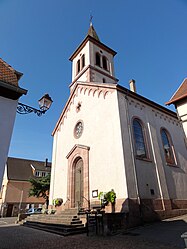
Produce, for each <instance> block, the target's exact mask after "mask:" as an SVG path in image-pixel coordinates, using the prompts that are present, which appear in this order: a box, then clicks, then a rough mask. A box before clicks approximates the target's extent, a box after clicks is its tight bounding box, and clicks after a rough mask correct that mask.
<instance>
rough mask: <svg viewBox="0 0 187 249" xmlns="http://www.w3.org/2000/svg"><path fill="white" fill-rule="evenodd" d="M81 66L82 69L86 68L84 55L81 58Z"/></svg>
mask: <svg viewBox="0 0 187 249" xmlns="http://www.w3.org/2000/svg"><path fill="white" fill-rule="evenodd" d="M81 62H82V63H81V64H82V69H83V67H84V66H85V55H84V54H83V55H82V57H81Z"/></svg>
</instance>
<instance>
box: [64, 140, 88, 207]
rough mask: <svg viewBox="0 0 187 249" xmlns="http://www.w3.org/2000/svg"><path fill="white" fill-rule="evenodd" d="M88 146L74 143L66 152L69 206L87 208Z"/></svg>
mask: <svg viewBox="0 0 187 249" xmlns="http://www.w3.org/2000/svg"><path fill="white" fill-rule="evenodd" d="M89 149H90V148H89V147H88V146H83V145H75V146H74V147H73V148H72V150H71V151H70V152H69V153H68V155H67V157H66V158H67V159H68V186H67V196H68V199H69V201H70V207H71V208H73V207H78V206H80V207H83V208H89V200H90V196H89Z"/></svg>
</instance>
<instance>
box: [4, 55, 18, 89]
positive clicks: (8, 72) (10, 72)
mask: <svg viewBox="0 0 187 249" xmlns="http://www.w3.org/2000/svg"><path fill="white" fill-rule="evenodd" d="M22 75H23V74H22V73H20V72H18V71H16V70H15V69H14V68H12V67H11V66H10V65H9V64H7V63H6V62H5V61H4V60H3V59H1V58H0V81H3V82H6V83H8V84H11V85H14V86H18V81H19V79H20V78H21V76H22Z"/></svg>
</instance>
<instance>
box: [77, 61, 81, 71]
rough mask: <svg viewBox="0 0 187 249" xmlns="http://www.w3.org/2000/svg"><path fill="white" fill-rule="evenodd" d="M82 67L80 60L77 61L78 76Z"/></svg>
mask: <svg viewBox="0 0 187 249" xmlns="http://www.w3.org/2000/svg"><path fill="white" fill-rule="evenodd" d="M80 70H81V66H80V60H78V61H77V74H78V73H79V72H80Z"/></svg>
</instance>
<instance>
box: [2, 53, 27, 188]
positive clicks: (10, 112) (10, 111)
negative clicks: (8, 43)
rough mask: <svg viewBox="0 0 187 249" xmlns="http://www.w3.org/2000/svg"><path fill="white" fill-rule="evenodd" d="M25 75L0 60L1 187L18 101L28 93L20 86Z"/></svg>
mask: <svg viewBox="0 0 187 249" xmlns="http://www.w3.org/2000/svg"><path fill="white" fill-rule="evenodd" d="M22 75H23V74H22V73H20V72H18V71H16V70H15V69H13V68H12V67H11V66H10V65H8V64H7V63H6V62H5V61H3V60H2V59H1V58H0V120H1V121H0V138H1V139H0V186H1V183H2V179H3V172H4V167H5V163H6V160H7V157H8V150H9V145H10V140H11V136H12V131H13V127H14V121H15V117H16V108H17V104H18V99H19V98H20V97H21V96H22V95H23V94H26V93H27V90H25V89H22V88H20V87H19V85H18V81H19V79H20V78H21V76H22Z"/></svg>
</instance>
